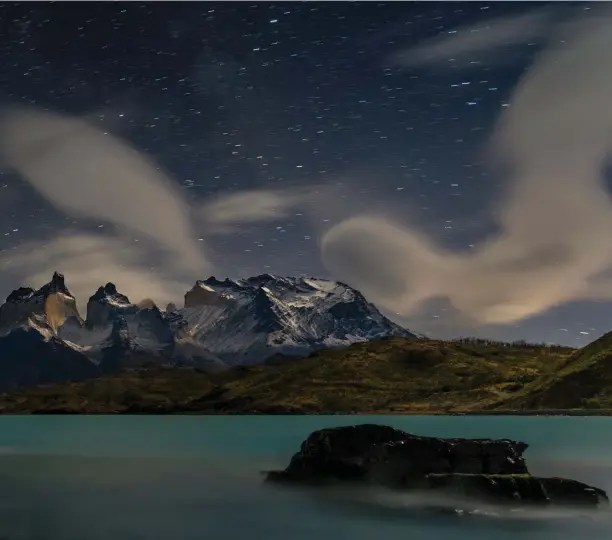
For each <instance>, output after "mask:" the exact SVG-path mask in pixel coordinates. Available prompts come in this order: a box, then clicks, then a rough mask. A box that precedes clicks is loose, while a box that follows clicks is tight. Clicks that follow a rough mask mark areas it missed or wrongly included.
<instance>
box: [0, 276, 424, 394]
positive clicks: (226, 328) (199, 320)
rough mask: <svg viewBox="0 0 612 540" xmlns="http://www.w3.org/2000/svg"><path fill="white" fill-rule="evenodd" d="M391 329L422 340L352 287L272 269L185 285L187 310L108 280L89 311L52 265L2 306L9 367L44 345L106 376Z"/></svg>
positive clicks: (283, 350) (40, 352)
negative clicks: (132, 295) (36, 283)
mask: <svg viewBox="0 0 612 540" xmlns="http://www.w3.org/2000/svg"><path fill="white" fill-rule="evenodd" d="M22 329H29V330H28V332H26V334H23V332H22V333H20V334H19V333H18V335H20V336H21V338H20V339H21V341H20V343H21V346H20V347H19V351H18V352H14V351H15V348H14V347H12V348H10V347H8V345H10V343H12V342H11V339H13V338H11V335H12V334H13V333H14V332H17V331H18V330H22ZM24 335H27V336H30V337H27V338H26V337H23V336H24ZM388 336H399V337H406V338H411V339H416V338H417V337H420V336H417V335H416V334H414V333H412V332H410V331H409V330H406V329H404V328H402V327H400V326H399V325H397V324H395V323H393V322H392V321H390V320H389V319H387V318H386V317H384V316H383V315H382V314H381V313H380V311H378V309H377V308H376V307H375V306H374V305H373V304H371V303H369V302H367V300H366V299H365V298H364V297H363V295H362V294H361V293H360V292H359V291H357V290H355V289H352V288H351V287H349V286H348V285H345V284H343V283H340V282H335V281H330V280H323V279H318V278H303V277H298V278H296V277H281V276H275V275H272V274H261V275H258V276H253V277H249V278H245V279H239V280H232V279H229V278H227V279H225V280H223V281H220V280H217V279H216V278H215V277H214V276H211V277H209V278H207V279H205V280H198V281H196V283H195V285H194V286H193V287H192V288H191V289H190V290H188V291H186V293H185V297H184V307H182V308H178V307H177V306H176V305H173V304H169V305H168V306H167V308H166V310H165V311H163V310H161V309H160V308H159V307H158V306H157V305H156V304H155V303H154V302H153V301H152V300H150V299H146V300H144V301H141V302H139V303H138V304H135V303H132V302H131V301H130V299H129V298H128V296H126V295H124V294H122V293H121V292H120V291H119V290H118V288H117V287H116V286H115V285H114V284H113V283H112V282H108V283H106V285H103V286H100V287H99V288H98V289H97V290H96V291H95V292H94V294H92V296H90V298H89V300H88V302H87V308H86V314H85V318H83V317H82V316H81V314H80V313H79V311H78V309H77V305H76V299H75V297H74V296H73V295H72V294H71V293H70V291H69V290H68V288H67V286H66V282H65V278H64V276H63V275H62V274H60V273H58V272H55V273H54V274H53V276H52V278H51V280H50V281H49V283H47V284H45V285H43V286H42V287H41V288H39V289H36V290H35V289H32V288H30V287H20V288H19V289H16V290H15V291H13V292H12V293H10V294H9V295H8V297H7V300H6V301H5V303H4V304H2V306H0V364H6V365H10V366H13V367H11V369H8V372H10V373H12V372H15V370H16V369H17V367H18V366H19V363H20V362H23V358H24V357H25V356H28V355H36V358H37V361H38V362H39V363H40V362H44V357H45V352H44V348H45V347H47V348H49V350H50V351H54V352H53V354H51V352H50V354H51V356H52V357H54V358H55V357H56V356H57V354H60V353H61V351H64V353H65V354H66V355H67V356H70V357H74V358H76V357H77V356H78V357H79V358H80V360H79V361H80V362H82V363H83V365H86V364H87V363H88V364H90V365H91V366H89V365H88V368H87V369H89V368H90V367H91V369H90V372H91V373H92V376H100V375H103V374H108V373H112V372H116V371H119V370H121V369H124V368H139V367H143V366H151V365H169V366H191V367H197V368H199V369H204V370H210V371H218V370H223V369H227V368H228V367H229V366H231V365H240V364H256V363H261V362H263V361H264V360H265V359H266V358H268V357H271V356H274V355H276V354H290V355H296V356H305V355H307V354H309V353H311V352H313V351H315V350H317V349H320V348H329V347H332V348H333V347H344V346H348V345H350V344H352V343H355V342H360V341H368V340H371V339H378V338H381V337H388ZM28 340H29V341H28ZM28 343H29V348H28ZM7 347H8V348H7ZM5 348H7V350H11V351H13V352H11V353H10V354H6V353H5V351H4V349H5ZM58 351H60V352H58ZM54 355H55V356H54ZM75 355H76V356H75ZM57 362H59V363H61V362H60V361H59V360H57ZM53 365H55V364H53V363H51V364H49V365H45V369H42V366H39V367H38V368H37V369H38V373H39V376H38V379H37V378H36V376H35V375H32V376H31V377H30V379H28V380H29V381H30V380H31V381H34V382H36V381H38V382H39V383H41V384H42V383H45V382H48V379H49V377H48V376H43V373H46V372H47V371H48V370H49V369H52V367H53ZM58 365H59V364H58ZM1 371H2V365H0V372H1ZM17 371H18V370H17ZM7 377H8V375H7ZM9 378H10V377H9ZM51 378H52V377H51ZM52 379H53V378H52ZM68 379H69V377H68ZM18 380H21V379H19V378H17V379H15V380H9V381H3V380H2V377H1V376H0V390H2V389H4V388H13V387H15V386H16V385H17V386H19V384H20V383H19V382H18ZM53 382H56V381H55V379H53Z"/></svg>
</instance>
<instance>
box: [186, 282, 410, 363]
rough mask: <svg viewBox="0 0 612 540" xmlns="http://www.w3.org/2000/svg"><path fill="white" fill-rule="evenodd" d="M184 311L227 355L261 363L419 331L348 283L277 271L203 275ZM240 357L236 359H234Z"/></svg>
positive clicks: (198, 333)
mask: <svg viewBox="0 0 612 540" xmlns="http://www.w3.org/2000/svg"><path fill="white" fill-rule="evenodd" d="M182 316H183V318H184V319H185V321H186V326H187V328H188V329H189V332H190V335H192V336H194V337H196V338H197V339H198V340H199V341H200V342H202V343H205V344H206V347H207V348H208V349H209V350H211V351H212V352H214V353H215V354H217V355H218V356H220V357H221V358H222V359H223V360H225V361H228V362H230V361H232V359H235V358H236V357H238V356H241V357H242V362H243V363H251V362H259V361H261V360H263V359H265V358H266V357H268V356H270V355H271V354H273V353H275V352H283V353H295V354H303V353H306V352H308V351H312V350H314V349H317V348H321V347H341V346H346V345H349V344H351V343H354V342H357V341H367V340H371V339H378V338H382V337H386V336H401V337H408V338H415V337H417V336H416V335H415V334H413V333H411V332H409V331H408V330H406V329H404V328H401V327H400V326H398V325H397V324H395V323H393V322H392V321H390V320H389V319H387V318H386V317H384V316H383V315H382V314H381V313H380V312H379V311H378V309H376V307H375V306H374V305H372V304H370V303H368V302H367V300H366V299H365V298H364V297H363V295H362V294H361V293H360V292H359V291H357V290H355V289H353V288H351V287H349V286H348V285H346V284H344V283H340V282H336V281H330V280H326V279H318V278H309V277H282V276H276V275H274V274H261V275H258V276H254V277H250V278H245V279H239V280H232V279H229V278H226V279H224V280H222V281H221V280H219V279H217V278H216V277H214V276H211V277H209V278H208V279H206V280H204V281H198V282H196V284H195V286H194V287H193V288H192V289H191V290H190V291H189V292H188V294H187V295H186V303H185V309H184V310H183V311H182ZM233 361H235V360H233Z"/></svg>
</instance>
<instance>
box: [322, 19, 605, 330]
mask: <svg viewBox="0 0 612 540" xmlns="http://www.w3.org/2000/svg"><path fill="white" fill-rule="evenodd" d="M593 11H595V10H593ZM610 15H611V11H610V8H607V7H606V8H601V9H599V10H597V11H596V12H595V13H594V14H593V15H591V16H586V17H583V18H582V19H581V20H579V21H573V22H571V23H568V24H563V25H560V26H558V27H557V28H556V29H555V31H556V32H557V33H558V36H559V38H560V39H559V40H555V42H554V44H552V45H551V46H549V47H548V48H547V49H546V50H544V52H542V53H541V54H540V55H539V57H537V58H536V60H535V61H534V63H533V65H532V66H531V68H530V69H529V70H528V71H527V72H526V73H525V75H524V76H523V77H522V79H521V80H520V81H519V83H518V85H517V87H516V88H515V90H514V93H513V95H512V97H511V107H509V108H507V109H506V110H505V112H504V114H503V115H502V116H501V118H500V119H499V121H498V123H497V126H496V128H495V131H494V133H493V135H492V137H491V143H490V147H489V149H490V156H491V158H492V159H501V160H503V161H504V163H505V164H507V165H508V166H509V170H510V171H512V175H513V177H512V183H511V187H510V189H509V190H508V192H507V193H506V194H505V197H504V199H503V200H501V201H498V204H497V205H496V207H495V208H494V217H495V219H496V221H497V222H498V224H499V226H500V230H501V232H500V233H499V234H498V236H497V237H495V238H493V239H490V240H488V241H486V242H483V243H482V244H480V245H477V246H475V248H474V249H473V250H472V251H471V252H470V253H468V254H465V253H454V252H452V251H448V250H445V249H442V248H441V247H439V246H437V245H436V244H435V242H433V241H432V240H430V239H428V238H426V237H423V236H421V235H419V234H417V232H416V231H414V230H413V229H412V228H411V227H406V226H404V225H401V224H399V223H393V222H391V221H389V220H388V219H386V218H384V217H377V216H372V215H361V216H355V217H353V218H351V219H349V220H345V221H343V222H341V223H339V224H337V225H336V226H334V227H332V228H331V229H330V230H328V231H327V232H326V234H325V235H324V236H323V238H322V243H321V249H322V257H323V261H324V263H325V264H326V266H327V267H328V269H330V270H331V271H333V272H334V273H335V274H337V275H338V276H339V277H341V278H342V279H345V280H347V281H349V282H350V283H352V284H353V285H355V286H356V287H358V288H361V289H362V290H363V291H364V293H365V294H366V295H367V296H369V297H370V298H371V299H372V300H373V301H374V302H376V303H378V304H379V305H381V306H383V307H385V308H387V309H390V310H393V311H395V312H398V313H401V314H402V315H405V316H409V315H413V314H414V313H415V312H416V311H417V310H418V309H419V306H421V305H422V304H423V303H424V302H425V301H427V300H428V299H431V298H435V297H446V298H448V299H449V300H450V302H451V303H452V305H453V306H454V307H455V308H457V309H459V310H460V311H461V312H463V313H464V314H465V315H467V316H468V317H470V318H471V319H472V320H474V321H476V322H478V323H481V324H487V323H490V324H507V323H511V322H515V321H518V320H521V319H524V318H527V317H530V316H533V315H536V314H538V313H542V312H544V311H546V310H547V309H549V308H551V307H553V306H556V305H559V304H561V303H565V302H568V301H571V300H580V299H587V298H594V297H597V298H599V299H612V279H611V276H612V243H611V242H610V240H609V238H610V231H611V230H612V206H611V203H610V197H609V195H608V193H607V192H606V189H605V187H604V185H603V176H602V169H603V168H604V167H605V165H606V160H607V159H608V157H609V155H610V152H611V150H612V108H610V106H609V97H610V95H612V70H610V69H609V66H610V60H609V51H610V50H611V49H612V32H610V29H611V28H612V18H611V16H610ZM494 22H495V24H497V25H498V27H499V25H500V24H501V31H500V33H501V35H502V36H503V35H505V37H506V38H508V36H512V35H518V31H517V34H513V31H510V30H509V28H511V27H512V24H516V19H514V20H511V21H510V22H511V23H512V24H510V25H505V26H504V23H503V21H501V22H500V21H494ZM490 28H491V29H492V30H491V31H492V33H491V34H490V35H491V36H494V35H495V34H494V32H493V30H494V29H495V27H494V26H493V25H492V24H491V25H490ZM449 42H450V45H453V43H454V45H453V47H454V46H456V45H457V41H456V40H455V38H449ZM450 45H449V48H452V47H450ZM460 45H461V47H459V48H460V49H461V50H463V51H467V50H476V49H477V46H480V47H490V46H491V45H492V43H491V41H490V40H489V39H485V40H482V41H478V40H476V41H474V40H472V41H470V42H469V43H466V42H460ZM468 45H469V47H468ZM445 47H446V45H445V43H443V42H440V43H439V44H438V45H437V48H436V49H435V51H438V53H436V54H435V55H434V54H430V55H429V56H428V58H429V59H430V60H431V61H434V60H436V59H438V58H441V57H442V56H443V54H442V52H440V51H443V50H444V51H446V50H447V49H446V48H445ZM455 50H456V48H455ZM422 52H423V51H419V50H417V51H416V56H414V58H424V56H423V54H422Z"/></svg>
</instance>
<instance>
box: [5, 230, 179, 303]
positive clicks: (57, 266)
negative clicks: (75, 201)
mask: <svg viewBox="0 0 612 540" xmlns="http://www.w3.org/2000/svg"><path fill="white" fill-rule="evenodd" d="M150 248H151V246H150V245H148V244H147V242H134V241H129V240H127V239H123V238H119V237H108V236H101V235H92V234H83V233H78V232H64V233H62V234H61V235H59V236H57V237H54V238H53V239H51V240H49V241H47V242H42V241H31V242H27V243H24V244H23V245H21V246H19V248H17V249H15V250H12V251H11V252H10V253H5V254H3V257H2V258H0V271H2V272H3V273H7V272H8V273H10V274H12V275H14V276H17V277H18V278H19V279H20V281H21V282H22V283H27V284H28V285H29V286H33V287H40V286H41V285H43V284H44V283H47V282H48V281H49V279H50V278H51V275H52V273H53V271H55V270H57V271H59V272H61V273H63V274H64V275H65V276H66V284H67V286H68V288H69V289H70V292H71V293H72V294H73V295H74V296H75V297H76V300H77V303H78V307H79V311H80V312H81V314H84V312H85V311H84V308H85V305H86V303H87V300H88V299H89V297H90V296H91V295H92V294H93V293H94V292H95V291H96V289H97V287H99V286H100V285H104V284H105V283H107V282H108V281H112V282H113V283H115V285H117V287H118V288H119V290H121V292H123V293H125V294H127V295H128V297H130V300H132V301H133V302H137V301H139V300H141V299H143V298H147V297H153V298H155V300H156V302H158V303H159V304H160V305H161V306H164V305H165V303H167V302H170V301H176V300H177V298H182V296H183V294H184V293H185V291H186V287H187V284H186V283H185V282H184V281H182V280H176V279H173V278H172V275H169V271H170V270H171V269H169V268H168V267H167V266H165V265H162V266H161V267H160V268H157V269H155V268H152V267H151V264H150V260H151V253H150Z"/></svg>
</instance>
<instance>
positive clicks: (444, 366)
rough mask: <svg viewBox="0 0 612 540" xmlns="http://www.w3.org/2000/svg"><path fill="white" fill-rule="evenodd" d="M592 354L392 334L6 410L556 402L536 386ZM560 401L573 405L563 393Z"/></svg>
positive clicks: (38, 393) (28, 396)
mask: <svg viewBox="0 0 612 540" xmlns="http://www.w3.org/2000/svg"><path fill="white" fill-rule="evenodd" d="M572 353H574V354H573V356H572ZM582 353H583V351H577V352H574V350H573V349H569V348H564V347H545V346H538V345H527V344H502V343H486V342H481V341H464V342H442V341H433V340H431V341H425V340H423V341H421V340H416V341H415V340H410V339H404V338H387V339H382V340H377V341H371V342H367V343H356V344H354V345H351V346H350V347H348V348H345V349H327V350H321V351H318V352H315V353H313V354H311V355H310V356H309V357H308V358H304V359H296V358H291V357H284V356H280V355H279V356H276V357H274V358H272V359H270V360H269V361H268V362H267V363H266V364H264V365H254V366H239V367H235V368H232V369H230V370H228V371H224V372H219V373H205V372H203V371H200V370H197V369H193V368H177V367H156V368H152V369H136V370H125V371H122V372H120V373H117V374H114V375H110V376H107V377H103V378H99V379H96V380H92V381H86V382H75V383H61V384H55V385H48V386H39V387H36V388H29V389H23V390H20V391H15V392H11V393H7V394H3V395H1V396H0V411H2V412H4V413H13V412H15V413H18V412H26V413H27V412H39V413H41V412H47V413H50V412H74V413H106V412H109V413H110V412H134V413H136V412H160V413H161V412H163V413H187V412H194V413H252V412H268V413H275V412H278V413H282V412H297V413H299V412H302V413H365V412H393V413H419V412H420V413H434V412H453V413H462V412H465V413H469V412H476V411H493V410H507V409H508V408H509V405H510V404H513V405H512V406H514V407H517V408H519V407H520V408H522V407H523V404H532V403H533V404H534V405H537V407H539V408H544V407H550V405H551V404H553V402H549V401H547V400H546V399H544V400H541V401H537V400H535V401H529V400H530V399H532V398H533V399H535V397H534V395H535V394H534V392H535V390H536V389H537V388H542V390H541V391H544V390H546V389H547V388H548V387H547V386H546V384H548V383H546V381H555V380H557V379H558V377H559V374H560V373H565V372H566V370H571V366H570V360H571V362H575V361H576V360H575V359H576V358H578V357H580V354H582ZM572 365H573V364H572ZM572 373H573V372H572ZM572 403H573V401H572ZM554 405H555V408H568V407H567V406H566V405H565V404H564V403H563V402H562V400H561V401H559V402H558V403H557V402H554Z"/></svg>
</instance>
